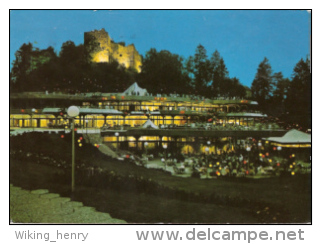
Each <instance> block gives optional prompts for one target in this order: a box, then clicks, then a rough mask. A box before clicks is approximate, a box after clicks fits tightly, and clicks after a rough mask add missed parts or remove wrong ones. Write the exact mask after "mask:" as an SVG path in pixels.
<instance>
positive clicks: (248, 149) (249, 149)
mask: <svg viewBox="0 0 321 244" xmlns="http://www.w3.org/2000/svg"><path fill="white" fill-rule="evenodd" d="M246 151H247V152H248V158H249V159H248V162H247V165H249V164H250V151H251V147H249V146H248V147H247V148H246ZM248 167H249V166H247V167H246V168H247V169H248Z"/></svg>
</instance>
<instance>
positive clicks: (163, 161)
mask: <svg viewBox="0 0 321 244" xmlns="http://www.w3.org/2000/svg"><path fill="white" fill-rule="evenodd" d="M161 161H162V163H163V164H164V167H165V170H166V162H165V159H164V158H161Z"/></svg>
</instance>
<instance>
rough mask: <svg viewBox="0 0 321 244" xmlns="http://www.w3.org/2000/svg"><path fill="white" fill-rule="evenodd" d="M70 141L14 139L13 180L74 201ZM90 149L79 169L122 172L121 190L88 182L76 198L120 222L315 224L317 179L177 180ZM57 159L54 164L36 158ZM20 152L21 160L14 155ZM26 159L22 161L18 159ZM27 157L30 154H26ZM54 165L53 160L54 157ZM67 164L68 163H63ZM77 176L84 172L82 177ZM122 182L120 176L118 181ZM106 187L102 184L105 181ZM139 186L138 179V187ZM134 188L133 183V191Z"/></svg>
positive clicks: (48, 137)
mask: <svg viewBox="0 0 321 244" xmlns="http://www.w3.org/2000/svg"><path fill="white" fill-rule="evenodd" d="M69 142H70V140H69V138H68V136H67V137H66V138H61V137H60V135H58V134H51V135H48V134H43V133H41V134H37V133H34V134H28V135H23V136H19V137H14V138H12V139H11V142H10V143H11V144H10V149H11V152H13V151H14V152H15V153H16V154H13V155H11V160H10V183H12V184H14V185H16V186H21V187H23V188H26V189H37V188H46V189H49V190H50V191H52V192H56V193H60V194H61V195H63V196H70V194H71V193H70V179H69V175H68V174H59V172H61V171H62V172H69V171H68V168H67V169H61V168H60V169H57V165H56V164H57V163H58V161H59V160H65V161H66V162H68V163H69V162H70V147H71V146H70V143H69ZM95 149H96V148H93V147H92V146H90V145H84V146H83V147H82V148H77V152H76V153H77V154H76V155H77V159H78V161H77V162H78V164H79V163H83V164H86V165H92V166H96V167H98V166H99V167H100V168H103V169H104V170H107V171H109V172H111V171H112V172H114V174H115V175H116V176H117V177H118V178H116V179H118V181H120V182H121V185H120V186H119V185H117V184H109V185H108V184H107V185H105V182H103V181H104V177H103V176H99V177H100V178H101V179H100V180H101V181H97V179H98V178H99V177H97V176H95V177H94V178H93V182H94V181H96V184H91V183H90V184H88V181H81V179H79V178H80V177H81V176H80V175H78V181H77V182H78V185H77V188H76V192H75V193H74V194H73V198H74V199H75V200H78V201H82V202H83V203H84V204H85V205H88V206H93V207H96V209H97V210H99V211H103V212H108V213H110V214H111V215H112V217H114V218H119V219H124V220H125V221H127V222H130V223H160V222H161V223H284V222H285V223H306V222H311V175H296V176H294V177H274V178H266V179H247V178H224V177H221V178H217V179H208V180H206V179H204V180H201V179H196V178H180V177H173V176H171V175H169V174H168V173H165V172H163V171H160V170H153V169H147V168H144V167H141V166H136V165H135V164H131V163H128V162H122V161H117V160H113V159H110V158H107V157H106V156H105V155H102V154H101V153H100V152H99V151H98V150H95ZM39 152H41V154H42V157H45V158H49V159H46V160H49V161H50V159H54V160H53V161H55V163H51V164H48V163H47V164H46V163H44V162H42V160H40V161H37V162H36V160H35V158H33V157H32V156H27V154H28V153H29V154H28V155H30V154H31V155H33V154H39ZM14 155H15V156H14ZM17 155H19V156H17ZM24 155H26V156H24ZM51 161H52V160H51ZM59 162H60V161H59ZM76 177H77V175H76ZM129 177H135V178H139V179H140V178H142V179H144V182H152V183H153V187H154V188H152V190H153V189H155V190H153V191H144V190H141V189H139V188H138V186H139V185H135V184H134V185H131V184H129V183H130V182H129V183H128V182H127V181H129V180H130V178H129ZM113 179H114V178H113ZM100 182H102V184H100ZM135 182H136V181H134V183H135ZM126 184H127V185H130V187H129V186H126Z"/></svg>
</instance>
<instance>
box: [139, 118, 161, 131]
mask: <svg viewBox="0 0 321 244" xmlns="http://www.w3.org/2000/svg"><path fill="white" fill-rule="evenodd" d="M150 127H151V128H153V129H159V127H158V126H157V125H155V124H154V123H153V122H152V121H151V120H150V119H149V120H147V121H146V122H145V124H143V125H142V128H150Z"/></svg>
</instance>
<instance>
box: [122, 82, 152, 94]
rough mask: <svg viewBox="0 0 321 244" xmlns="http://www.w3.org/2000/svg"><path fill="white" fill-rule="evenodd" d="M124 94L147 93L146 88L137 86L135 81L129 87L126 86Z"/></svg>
mask: <svg viewBox="0 0 321 244" xmlns="http://www.w3.org/2000/svg"><path fill="white" fill-rule="evenodd" d="M124 94H126V95H136V96H146V95H147V90H146V89H143V88H141V87H139V86H138V84H137V82H135V83H134V84H132V85H131V86H130V87H128V88H127V90H126V91H124Z"/></svg>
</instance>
